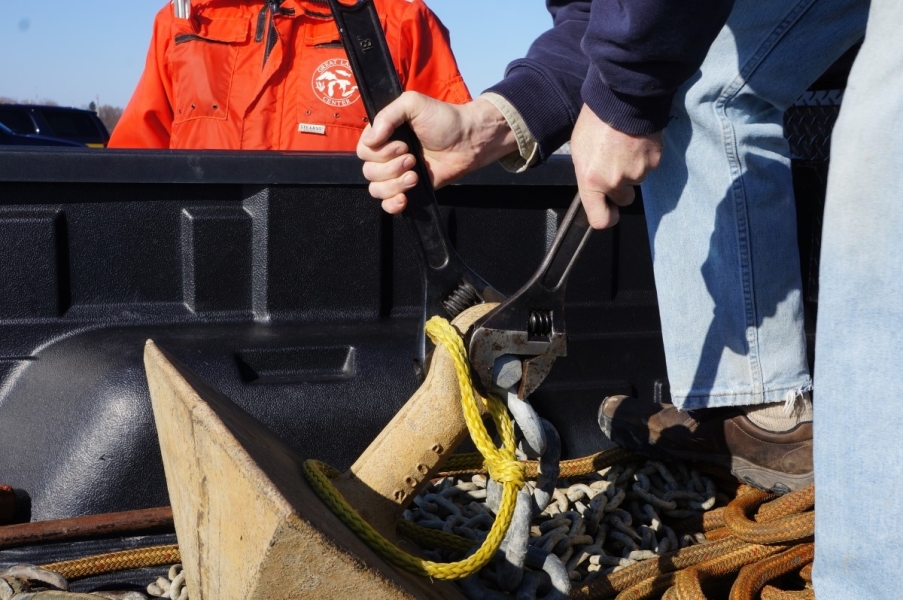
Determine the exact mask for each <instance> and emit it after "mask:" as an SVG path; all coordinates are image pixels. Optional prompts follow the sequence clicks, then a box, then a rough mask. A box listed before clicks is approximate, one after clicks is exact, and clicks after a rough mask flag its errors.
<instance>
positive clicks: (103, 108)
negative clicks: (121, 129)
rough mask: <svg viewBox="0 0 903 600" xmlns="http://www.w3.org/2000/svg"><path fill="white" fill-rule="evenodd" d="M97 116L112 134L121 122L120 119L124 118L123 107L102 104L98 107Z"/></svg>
mask: <svg viewBox="0 0 903 600" xmlns="http://www.w3.org/2000/svg"><path fill="white" fill-rule="evenodd" d="M97 116H98V117H100V120H101V121H103V124H104V125H106V127H107V131H109V132H110V133H112V132H113V129H115V128H116V123H118V122H119V117H121V116H122V107H121V106H110V105H109V104H101V105H100V106H98V107H97Z"/></svg>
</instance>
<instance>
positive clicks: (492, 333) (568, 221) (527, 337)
mask: <svg viewBox="0 0 903 600" xmlns="http://www.w3.org/2000/svg"><path fill="white" fill-rule="evenodd" d="M328 3H329V6H330V8H331V9H332V13H333V16H334V17H335V20H336V24H337V25H338V28H339V33H340V34H341V38H342V44H343V46H344V47H345V52H346V53H347V54H348V59H349V61H350V63H351V70H352V72H353V73H354V76H355V78H356V79H357V84H358V89H359V90H360V92H361V97H362V98H363V101H364V107H365V109H366V111H367V116H368V117H369V118H370V120H371V121H372V120H373V119H374V118H375V116H376V114H377V113H378V112H379V111H380V110H381V109H383V108H384V107H385V106H386V105H388V104H389V103H390V102H392V101H393V100H395V99H396V98H397V97H398V96H400V95H401V93H402V89H401V84H400V83H399V81H398V74H397V73H396V71H395V65H394V64H393V63H392V57H391V54H390V53H389V48H388V45H387V44H386V38H385V33H384V32H383V29H382V25H381V24H380V20H379V15H378V14H377V12H376V8H375V6H374V5H373V0H354V1H353V2H352V3H348V2H343V1H341V0H328ZM393 139H399V140H401V141H403V142H405V143H406V144H407V146H408V148H409V149H410V151H411V152H412V153H413V154H414V155H415V156H418V157H422V150H421V146H420V142H419V140H418V139H417V137H416V135H414V132H413V130H412V129H411V128H410V126H409V125H408V124H407V123H405V124H403V125H401V126H400V127H399V128H397V129H396V130H395V134H394V136H393ZM415 170H416V172H417V175H418V184H417V186H415V187H414V188H413V189H412V190H411V191H409V192H407V193H406V196H407V198H408V206H407V208H406V209H405V211H404V212H403V213H402V214H403V215H404V218H405V220H406V222H407V223H408V226H409V227H410V229H411V231H412V232H413V234H414V236H415V238H416V240H417V253H418V257H419V258H420V264H421V271H422V277H423V291H424V303H423V306H424V311H423V314H422V321H424V322H425V320H426V318H427V316H429V315H435V314H440V315H442V314H445V315H448V316H449V317H454V316H455V315H456V314H458V313H459V312H460V311H462V310H464V309H465V308H468V307H469V306H472V305H474V304H477V303H479V302H501V304H500V305H499V306H498V307H496V308H495V309H493V310H492V311H490V312H489V313H488V314H486V315H485V316H484V317H482V318H481V319H479V320H478V321H477V322H476V323H475V324H474V327H473V328H472V329H471V330H470V334H469V335H468V339H467V344H468V350H469V357H470V363H471V366H472V367H473V370H474V373H475V375H476V383H477V385H478V387H480V388H481V391H483V393H488V392H489V391H490V390H491V389H492V388H493V383H494V381H493V369H494V367H495V365H496V361H497V359H499V358H501V357H503V356H510V355H513V356H516V357H518V359H519V360H521V361H522V371H521V374H522V377H521V378H520V386H519V388H518V397H519V398H520V399H524V398H526V397H527V396H529V395H530V394H531V393H532V392H533V391H534V390H535V389H536V388H537V387H538V386H539V384H540V383H542V381H543V380H544V379H545V377H546V376H547V375H548V373H549V371H550V370H551V368H552V365H553V364H554V362H555V359H556V358H557V357H558V356H564V355H565V354H566V350H567V343H566V335H565V328H564V314H563V313H564V310H563V309H564V291H565V283H566V282H567V276H568V274H569V273H570V269H571V267H572V266H573V264H574V262H575V261H576V259H577V256H579V254H580V251H581V250H582V249H583V247H584V245H585V244H586V240H587V238H588V237H589V234H590V233H591V232H592V229H591V228H590V225H589V221H588V220H587V217H586V212H585V211H584V209H583V205H582V204H581V203H580V197H579V196H577V197H575V198H574V200H573V201H572V203H571V206H570V208H569V209H568V212H567V213H566V215H565V217H564V219H563V220H562V223H561V225H560V226H559V228H558V233H557V234H556V236H555V239H554V240H553V242H552V246H551V247H550V249H549V251H548V253H547V254H546V257H545V259H544V260H543V263H542V265H540V267H539V269H538V270H537V272H536V273H535V274H534V275H533V277H532V278H531V279H530V280H529V281H528V282H527V284H526V285H525V286H524V287H523V288H521V289H520V290H519V291H518V292H517V293H516V294H514V295H513V296H511V297H510V298H508V299H507V300H505V299H504V296H502V294H500V293H499V292H498V291H496V290H495V289H494V288H493V287H492V286H490V285H489V284H488V283H486V281H485V280H484V279H483V278H482V277H480V276H479V275H477V274H476V273H475V272H474V271H473V270H472V269H470V268H469V267H468V266H467V265H465V264H464V262H463V261H462V260H461V258H460V257H459V256H458V254H457V252H455V250H454V248H453V247H452V246H451V243H450V241H449V239H448V236H447V234H446V231H445V228H444V227H443V225H442V221H441V218H440V216H439V207H438V204H437V203H436V196H435V193H434V191H433V187H432V185H431V183H430V179H429V173H428V172H427V170H426V166H425V165H424V161H423V160H422V158H421V160H418V161H417V164H416V166H415ZM420 339H421V341H420V344H419V356H420V358H421V359H422V358H423V356H424V348H425V342H424V341H423V334H422V327H421V338H420ZM421 364H422V363H421Z"/></svg>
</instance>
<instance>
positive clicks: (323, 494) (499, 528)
mask: <svg viewBox="0 0 903 600" xmlns="http://www.w3.org/2000/svg"><path fill="white" fill-rule="evenodd" d="M426 333H427V335H429V336H430V339H431V340H433V342H434V343H436V344H437V345H439V344H441V345H442V346H443V347H444V348H445V350H446V351H447V352H448V354H449V356H450V357H451V359H452V362H453V363H454V366H455V372H456V374H457V376H458V385H459V387H460V390H461V409H462V412H463V414H464V421H465V423H466V424H467V429H468V431H469V432H470V437H471V439H472V440H473V443H474V445H475V446H476V447H477V450H479V451H480V453H481V454H482V455H483V461H484V464H485V465H486V468H487V469H488V471H489V476H490V477H492V479H494V480H495V481H497V482H499V483H500V484H502V500H501V505H500V506H499V511H498V514H497V515H496V519H495V522H494V523H493V524H492V528H491V529H490V530H489V534H488V535H487V536H486V539H485V540H484V542H483V544H482V545H481V546H480V547H479V548H478V549H477V550H476V551H475V552H474V553H473V554H472V555H471V556H469V557H467V558H465V559H464V560H460V561H457V562H452V563H438V562H433V561H429V560H425V559H422V558H420V557H417V556H413V555H411V554H408V553H406V552H404V551H402V550H400V549H399V548H398V547H396V546H395V545H394V544H392V543H391V542H390V541H389V540H387V539H386V538H384V537H383V536H382V535H380V534H379V533H378V532H377V531H376V530H375V529H373V527H371V526H370V524H369V523H367V522H366V521H365V520H364V519H363V518H362V517H361V516H360V515H359V514H358V513H357V511H355V510H354V508H352V507H351V505H349V504H348V502H347V501H346V500H345V499H344V498H342V496H341V494H340V493H339V492H338V490H336V489H335V487H333V485H332V482H331V481H330V477H329V476H328V475H327V474H326V473H327V472H334V471H331V470H328V467H327V465H325V464H323V463H322V462H320V461H316V460H308V461H306V462H305V463H304V474H305V475H306V476H307V478H308V480H309V481H310V484H311V486H312V487H313V488H314V489H315V490H316V491H317V493H318V494H319V495H320V498H321V499H322V500H323V502H324V503H325V504H326V505H327V506H329V508H330V509H331V510H332V511H333V512H334V513H335V514H336V516H338V517H339V519H341V521H342V522H343V523H345V525H347V526H348V527H349V528H350V529H351V530H352V531H354V532H355V533H357V535H358V536H359V537H360V538H361V539H362V540H363V541H364V542H365V543H366V544H367V545H368V546H370V547H371V548H373V549H374V550H375V551H377V552H378V553H379V554H380V555H381V556H382V557H383V558H385V559H386V560H388V561H389V562H391V563H393V564H395V565H396V566H398V567H400V568H402V569H404V570H406V571H409V572H411V573H414V574H416V575H422V576H424V577H432V578H434V579H446V580H450V579H462V578H464V577H468V576H470V575H473V574H474V573H476V572H477V571H479V570H480V569H482V568H483V566H485V565H486V563H488V562H489V561H490V560H491V559H492V557H493V556H494V555H495V552H496V551H497V550H498V549H499V546H501V544H502V540H503V539H504V537H505V534H506V533H507V531H508V527H509V526H510V525H511V519H512V517H513V516H514V506H515V504H516V502H517V492H518V491H519V490H520V489H521V488H523V486H524V478H525V476H524V467H523V465H521V464H520V463H519V462H518V461H517V460H516V459H515V454H514V451H515V439H514V425H513V423H512V422H511V418H510V417H509V416H508V413H507V411H506V409H505V407H504V406H503V405H502V403H501V402H500V401H499V400H497V399H495V398H491V397H490V398H483V401H484V402H485V403H486V406H487V408H488V409H489V414H490V415H491V416H492V420H493V422H494V423H495V427H496V431H498V433H499V436H500V437H501V438H502V447H501V448H497V447H496V446H495V444H493V442H492V438H491V437H490V436H489V432H488V431H486V427H485V426H484V425H483V421H482V419H481V417H480V411H479V408H477V401H476V398H477V396H476V393H475V392H474V388H473V384H472V383H471V377H470V365H469V364H468V363H467V358H466V351H465V349H464V342H463V341H462V339H461V336H460V334H459V333H458V332H457V330H455V328H454V327H452V326H451V324H449V322H448V321H446V320H445V319H442V318H440V317H433V318H431V319H430V320H429V321H428V322H427V324H426Z"/></svg>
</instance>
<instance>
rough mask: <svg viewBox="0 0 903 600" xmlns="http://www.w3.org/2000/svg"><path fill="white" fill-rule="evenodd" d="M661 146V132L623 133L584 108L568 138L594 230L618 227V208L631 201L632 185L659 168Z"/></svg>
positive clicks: (582, 194)
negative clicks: (616, 225) (646, 133)
mask: <svg viewBox="0 0 903 600" xmlns="http://www.w3.org/2000/svg"><path fill="white" fill-rule="evenodd" d="M663 145H664V142H663V140H662V133H661V132H660V131H659V132H656V133H653V134H650V135H629V134H626V133H622V132H620V131H618V130H617V129H615V128H613V127H612V126H610V125H608V124H607V123H605V122H604V121H602V120H601V119H600V118H599V117H597V116H596V114H595V113H594V112H593V111H592V110H591V109H590V108H589V107H588V106H586V105H585V104H584V105H583V109H582V110H581V111H580V115H579V116H578V117H577V123H576V125H575V126H574V132H573V134H572V135H571V158H572V159H573V161H574V169H575V171H576V172H577V188H578V190H579V192H580V198H581V200H582V201H583V207H584V209H585V210H586V216H587V218H588V219H589V223H590V225H591V226H592V227H593V228H594V229H605V228H606V227H611V226H613V225H615V224H617V222H618V219H619V218H620V213H619V207H621V206H628V205H629V204H631V203H632V202H633V199H634V196H635V193H634V190H633V186H635V185H639V184H640V183H642V181H643V179H645V178H646V175H647V174H648V173H650V172H651V171H654V170H655V169H657V168H658V165H659V162H660V161H661V157H662V147H663Z"/></svg>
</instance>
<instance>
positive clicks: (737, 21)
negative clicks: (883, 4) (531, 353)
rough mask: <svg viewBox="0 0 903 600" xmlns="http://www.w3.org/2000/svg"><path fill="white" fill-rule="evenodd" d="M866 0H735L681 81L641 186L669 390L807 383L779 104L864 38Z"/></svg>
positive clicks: (693, 394) (679, 394)
mask: <svg viewBox="0 0 903 600" xmlns="http://www.w3.org/2000/svg"><path fill="white" fill-rule="evenodd" d="M867 11H868V2H867V1H866V0H737V1H736V3H735V7H734V10H733V12H732V14H731V16H730V18H729V20H728V22H727V25H726V26H725V27H724V29H723V30H722V32H721V33H720V35H719V36H718V37H717V39H716V40H715V42H714V44H713V45H712V48H711V50H710V51H709V54H708V56H707V57H706V59H705V62H704V63H703V64H702V67H701V68H700V71H699V72H698V73H697V74H696V76H694V77H693V78H691V80H690V81H688V82H687V83H686V84H685V85H684V86H683V88H681V89H680V90H679V92H678V94H677V97H676V99H675V102H674V106H673V118H672V120H671V123H670V124H669V126H668V128H667V129H666V130H665V149H664V155H663V157H662V163H661V166H660V168H659V169H658V170H657V171H655V172H654V173H652V174H651V175H650V176H649V177H648V179H647V180H646V182H645V183H644V184H643V186H642V190H643V200H644V204H645V209H646V218H647V220H648V224H649V238H650V243H651V245H652V253H653V260H654V268H655V281H656V288H657V290H658V300H659V308H660V311H661V319H662V334H663V337H664V343H665V357H666V361H667V367H668V379H669V382H670V385H671V395H672V399H673V402H674V403H675V405H677V406H678V407H680V408H685V409H694V408H704V407H717V406H734V405H746V404H759V403H764V402H775V401H780V400H785V399H788V397H791V398H792V397H796V396H797V395H798V394H800V393H802V392H806V391H808V390H809V389H810V388H811V386H812V380H811V378H810V376H809V367H808V361H807V356H806V338H805V333H804V331H803V302H802V300H803V299H802V292H801V278H800V268H799V252H798V246H797V236H796V212H795V204H794V197H793V187H792V181H791V173H790V159H789V155H790V152H789V148H788V145H787V142H786V140H785V139H784V137H783V114H784V111H785V110H786V109H787V107H788V106H790V105H791V104H792V103H793V102H794V101H795V100H796V99H797V98H798V97H799V96H800V94H802V92H804V91H805V90H806V88H807V87H808V86H809V85H810V84H811V83H812V82H813V81H815V79H817V78H818V76H819V75H821V73H823V72H824V71H825V69H827V67H829V66H830V65H831V64H832V63H833V62H834V61H835V60H836V59H837V58H839V57H840V55H841V54H842V53H843V52H844V51H846V50H847V49H848V48H849V47H850V46H852V45H853V44H854V43H856V42H857V41H858V40H859V39H861V37H862V35H863V32H864V30H865V22H866V14H867Z"/></svg>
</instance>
